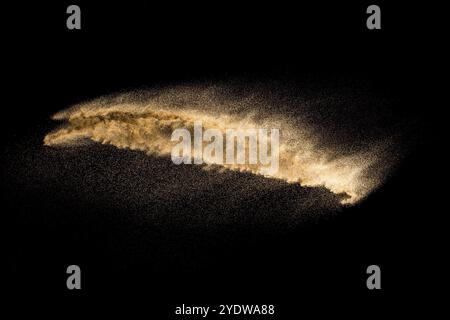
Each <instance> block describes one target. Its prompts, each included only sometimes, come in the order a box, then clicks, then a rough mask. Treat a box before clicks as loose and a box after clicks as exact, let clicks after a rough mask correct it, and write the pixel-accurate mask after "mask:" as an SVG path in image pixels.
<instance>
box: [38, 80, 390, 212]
mask: <svg viewBox="0 0 450 320" xmlns="http://www.w3.org/2000/svg"><path fill="white" fill-rule="evenodd" d="M277 103H278V104H281V103H284V104H286V102H285V101H284V102H283V101H282V102H276V101H274V99H270V98H267V96H266V95H258V94H254V93H253V94H249V93H248V92H245V93H244V94H243V93H242V92H234V91H233V90H231V89H229V88H223V87H215V86H208V87H201V86H197V87H194V86H190V87H183V86H179V87H174V88H169V89H167V88H166V89H159V90H153V91H146V92H132V93H126V94H119V95H115V96H108V97H102V98H98V99H95V100H93V101H90V102H87V103H83V104H80V105H76V106H73V107H71V108H69V109H67V110H63V111H61V112H58V113H56V114H55V115H53V117H52V119H53V120H58V121H63V124H62V125H61V126H60V127H59V128H57V129H56V130H54V131H53V132H50V133H48V134H47V135H46V136H45V138H44V144H45V145H46V146H51V147H56V146H79V147H82V145H83V144H85V143H84V142H86V141H89V140H90V141H94V142H97V143H101V144H110V145H113V146H115V147H117V148H121V149H130V150H138V151H142V152H145V153H147V154H149V155H153V156H158V157H170V154H171V150H172V147H173V146H174V145H175V144H176V142H172V141H171V139H170V138H171V134H172V132H173V131H174V130H175V129H177V128H187V129H189V130H190V131H192V130H193V126H194V122H195V121H201V122H202V123H203V127H204V129H205V130H206V129H208V128H214V129H219V130H221V131H222V132H225V130H226V129H246V128H279V130H280V149H279V170H278V172H276V173H274V174H272V175H269V176H266V177H267V178H275V179H282V180H284V181H287V182H290V183H298V184H300V185H301V186H309V187H318V186H321V187H325V188H327V189H328V190H330V191H331V192H333V193H335V194H338V195H341V196H342V200H341V203H342V204H350V205H351V204H355V203H357V202H359V201H360V200H362V199H364V198H365V197H366V196H367V195H368V194H369V193H370V192H371V191H373V190H374V189H376V188H377V187H378V186H379V185H380V184H381V183H382V182H383V179H384V177H385V175H386V173H387V172H388V169H389V167H390V164H389V163H390V162H389V160H390V157H389V147H390V143H387V142H386V141H375V142H374V141H368V142H367V143H365V144H363V145H364V147H361V146H357V145H358V143H360V142H358V143H355V144H354V145H352V144H351V143H350V144H349V143H342V141H337V142H336V141H334V142H333V141H332V142H329V141H328V142H327V140H326V139H325V138H324V135H322V134H321V132H323V131H324V130H327V127H326V124H317V123H314V122H313V121H309V122H308V121H307V119H308V117H307V115H305V114H302V113H305V112H306V111H305V110H306V109H305V108H302V106H301V105H299V106H295V107H296V109H293V110H295V112H285V111H283V109H282V107H279V108H277V107H276V105H277ZM288 104H289V103H288ZM291 104H293V103H291ZM294 104H295V103H294ZM360 144H361V143H360ZM87 147H88V146H87ZM202 168H203V169H207V170H208V169H217V165H202ZM219 170H236V171H246V172H251V173H253V174H260V168H259V167H258V166H257V165H245V164H241V165H239V164H233V165H229V164H226V165H223V166H222V168H221V169H220V168H219Z"/></svg>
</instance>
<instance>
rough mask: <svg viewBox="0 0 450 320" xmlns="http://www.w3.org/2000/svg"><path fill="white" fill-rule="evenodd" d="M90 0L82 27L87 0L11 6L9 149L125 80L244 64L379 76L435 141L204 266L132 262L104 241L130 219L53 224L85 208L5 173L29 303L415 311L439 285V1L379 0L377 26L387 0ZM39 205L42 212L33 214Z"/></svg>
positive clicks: (227, 72)
mask: <svg viewBox="0 0 450 320" xmlns="http://www.w3.org/2000/svg"><path fill="white" fill-rule="evenodd" d="M76 3H77V4H79V5H80V7H81V10H82V30H80V31H76V30H72V31H70V30H67V29H66V25H65V23H66V17H67V15H66V13H65V10H66V8H67V6H68V5H69V4H72V3H68V2H64V1H62V2H60V3H57V4H56V3H55V4H42V3H39V4H32V5H31V4H25V3H21V4H17V5H14V7H13V8H8V10H5V12H4V15H5V16H6V17H5V20H4V22H6V25H7V26H6V30H7V32H6V35H5V36H6V41H7V42H6V44H7V45H6V46H5V48H4V49H3V50H4V51H5V53H6V58H5V64H6V66H5V70H7V72H6V73H5V75H6V76H7V79H6V80H7V81H6V82H7V83H8V86H7V88H8V92H7V95H8V97H11V99H10V100H9V99H8V104H7V105H5V106H3V117H4V121H6V122H5V125H4V126H3V128H2V129H3V130H4V134H3V137H4V143H5V144H6V147H7V148H8V146H10V145H14V143H16V142H17V143H19V142H21V143H24V141H26V140H25V137H29V136H30V135H35V136H38V139H41V138H42V136H43V135H44V134H45V132H46V130H47V129H48V127H49V120H48V119H49V116H50V115H51V114H53V113H54V112H56V111H58V110H60V109H62V108H63V107H65V106H68V105H71V104H73V103H77V102H82V101H84V100H86V99H89V98H94V97H97V96H99V95H102V94H108V93H112V92H116V91H118V90H127V89H134V88H142V87H143V86H144V87H145V86H147V87H152V86H153V85H161V84H164V85H165V84H168V85H170V84H177V83H180V82H189V81H191V80H194V81H198V80H214V79H227V78H233V77H236V76H237V77H247V78H248V79H260V78H270V77H284V78H287V79H290V80H294V81H295V80H298V79H300V80H302V81H305V79H306V80H307V79H308V78H314V79H316V78H318V79H320V78H324V79H326V80H327V81H330V82H332V83H333V82H334V83H336V86H338V85H339V83H340V81H341V79H348V78H353V79H363V80H364V81H366V82H368V83H370V85H371V86H372V88H374V90H375V91H376V92H377V93H378V94H379V95H380V96H382V97H387V98H389V99H392V101H394V102H395V103H394V104H393V108H394V110H393V113H394V115H395V116H396V117H399V118H402V117H408V118H414V119H419V121H420V125H418V126H417V127H416V129H417V130H418V131H420V132H419V134H417V135H418V136H421V138H420V139H419V141H418V142H417V143H416V146H415V147H414V148H413V150H412V151H411V152H410V154H409V155H408V157H407V158H406V160H405V161H404V162H403V164H402V166H401V167H400V168H399V169H398V171H397V172H396V173H395V175H394V176H393V177H392V178H391V179H390V180H389V181H388V182H387V184H386V185H385V186H383V188H381V189H380V190H378V191H377V192H375V193H374V194H372V195H371V196H370V197H369V198H368V199H367V200H366V201H364V202H362V203H361V204H359V205H357V206H355V207H352V208H347V209H345V210H344V211H342V212H340V213H339V214H337V215H335V216H332V217H326V218H324V219H321V220H320V221H318V222H317V223H311V224H306V225H305V226H303V227H299V228H298V229H297V230H295V231H294V232H289V233H287V234H281V235H280V234H276V235H271V234H264V233H261V234H259V235H252V237H246V235H245V234H243V235H240V236H236V239H234V240H230V241H231V242H230V243H229V244H222V245H221V246H214V245H211V246H209V247H208V246H202V249H199V250H202V251H201V254H203V255H204V258H203V260H202V261H203V263H199V264H195V266H194V267H192V268H187V269H183V268H177V265H176V264H174V263H171V262H170V261H172V260H170V258H168V261H167V262H164V261H163V262H161V261H159V262H158V264H157V265H158V267H155V264H154V262H152V261H151V260H152V257H148V259H145V260H144V261H138V262H135V263H132V264H130V266H128V267H122V266H117V265H115V264H117V260H118V259H116V258H114V257H110V256H108V252H110V251H108V250H106V253H105V250H104V248H102V247H101V246H100V245H98V243H104V241H100V240H99V239H105V238H108V239H109V238H111V239H116V240H117V239H120V237H121V234H122V232H123V231H121V228H122V227H121V226H120V225H119V226H118V225H117V223H111V222H109V223H108V222H104V221H101V220H100V219H93V220H86V221H83V219H81V221H80V220H76V223H72V224H71V223H51V222H50V223H49V222H48V221H46V220H47V219H48V217H52V216H53V215H56V214H64V215H68V216H71V215H77V212H79V211H83V210H84V209H83V208H82V207H77V205H76V204H74V203H70V202H69V203H67V207H64V206H63V205H60V206H59V207H58V206H52V207H51V208H53V209H49V208H50V207H49V206H46V205H45V204H42V203H40V200H39V199H40V198H41V195H39V192H36V193H35V194H18V193H17V192H16V191H17V190H14V191H11V190H10V189H9V185H8V181H5V180H4V179H2V180H3V185H2V187H3V192H2V195H3V197H4V199H3V200H4V201H3V203H4V204H5V210H4V213H3V214H4V215H5V216H6V217H7V218H8V221H9V218H11V221H12V223H13V226H14V228H12V230H9V232H8V233H7V235H8V236H9V240H8V241H7V247H8V248H7V256H8V259H7V266H8V274H7V282H8V284H10V285H11V289H12V290H13V291H12V292H13V293H12V294H11V295H10V296H11V297H13V298H14V300H15V301H16V302H18V306H22V307H20V308H19V309H17V310H16V311H20V310H24V309H27V306H29V308H30V309H29V311H32V312H35V311H37V310H38V309H35V308H36V307H39V310H41V309H42V310H44V311H46V312H49V313H53V312H55V311H56V314H58V315H59V316H60V317H64V316H65V315H67V314H68V313H70V314H71V313H72V312H75V311H77V310H78V311H80V310H81V311H82V313H83V314H85V312H87V311H88V310H89V312H91V311H92V310H93V309H95V310H97V311H99V312H100V314H102V313H108V314H109V313H111V314H114V313H116V312H118V311H119V310H121V311H125V312H126V313H134V312H141V311H142V312H144V313H143V315H141V316H144V317H146V318H168V317H169V316H171V315H172V314H173V312H174V308H175V306H176V305H180V304H182V303H185V304H194V305H206V304H208V305H212V304H215V305H218V304H225V303H228V304H233V303H237V304H250V303H254V304H264V303H265V304H275V305H276V310H277V316H279V317H280V318H283V319H291V318H297V317H298V318H300V317H301V316H303V315H305V314H306V313H312V315H314V316H315V317H320V316H322V315H332V316H334V315H347V316H351V315H353V316H357V317H358V318H366V317H370V316H375V315H383V316H384V315H387V314H391V313H394V314H398V315H402V314H404V313H405V312H409V311H414V310H416V309H418V308H420V306H421V305H422V304H423V300H422V298H420V297H422V296H423V294H424V291H423V288H424V285H427V284H434V281H435V280H434V279H435V278H439V277H440V274H442V273H443V270H441V269H440V268H439V267H438V266H437V264H436V263H437V262H436V258H435V252H436V251H437V248H436V246H435V242H434V241H435V239H434V236H433V235H432V234H431V233H430V232H429V231H430V230H429V228H431V226H432V224H433V221H435V219H436V216H437V215H438V212H437V211H436V210H435V209H434V204H433V202H432V201H430V199H433V198H435V197H436V195H434V192H435V190H433V188H432V187H430V186H432V185H433V181H432V178H431V177H430V176H432V175H431V174H430V171H432V170H433V168H432V166H433V165H432V163H435V164H436V162H434V160H430V159H433V158H434V156H433V154H434V155H435V154H436V152H435V150H436V149H435V146H436V145H437V142H436V141H434V140H433V139H432V134H431V130H432V127H431V126H430V123H429V121H430V120H432V119H433V118H435V117H438V116H437V109H436V107H435V105H434V103H433V102H432V100H433V98H432V97H431V96H430V95H429V93H428V92H429V91H428V89H429V88H430V87H433V89H435V90H437V88H438V87H435V86H434V84H433V81H435V78H433V77H431V73H432V72H433V71H435V69H436V67H437V63H436V62H435V58H437V57H436V53H435V52H436V51H435V50H434V47H433V45H432V43H434V41H435V40H440V39H439V35H438V33H436V32H434V31H433V30H435V29H434V25H433V23H435V21H436V20H437V18H436V19H434V16H435V15H436V13H435V12H436V11H439V9H436V8H432V7H427V8H424V7H417V6H413V5H405V4H400V3H398V4H393V3H385V2H377V4H378V5H380V7H381V10H382V30H373V31H370V30H367V28H366V25H365V23H366V17H367V15H366V13H365V10H366V8H367V6H368V5H370V4H371V3H368V2H364V1H363V2H361V3H347V2H346V3H345V4H336V3H325V2H323V1H319V2H316V1H315V2H314V5H311V4H306V3H303V2H302V3H300V4H299V3H297V4H295V5H294V4H288V3H283V2H276V3H267V4H262V3H259V2H254V3H246V4H243V3H241V2H230V1H227V2H198V3H195V4H193V3H183V4H179V3H175V2H173V3H165V4H164V5H161V4H156V3H150V2H149V3H137V2H131V1H127V2H123V3H117V4H116V3H114V4H112V3H108V2H105V3H96V4H93V3H92V2H88V1H77V2H76ZM18 119H20V121H18ZM417 135H416V134H415V137H414V139H416V140H417ZM25 143H26V142H25ZM6 150H8V149H6ZM6 158H7V156H5V159H6ZM49 210H55V212H49ZM99 210H101V209H99ZM61 211H64V212H61ZM30 212H32V215H33V216H34V218H33V219H22V218H23V217H28V216H30V215H31V214H30ZM37 217H42V219H41V218H37ZM45 217H47V218H45ZM68 220H70V219H68ZM123 228H124V229H126V227H125V226H123ZM7 229H11V228H9V227H8V228H7ZM118 241H120V240H118ZM436 241H437V240H436ZM224 243H226V242H224ZM111 246H113V244H111ZM205 247H206V249H205ZM181 248H182V246H181V245H180V250H182V249H181ZM185 258H186V259H189V258H190V257H189V256H188V255H186V257H185ZM70 264H78V265H80V267H81V269H82V286H83V289H82V290H81V291H69V290H67V289H66V286H65V281H66V276H67V275H66V273H65V271H66V270H65V269H66V267H67V266H68V265H70ZM371 264H377V265H379V266H380V267H381V270H382V290H380V291H376V290H374V291H369V290H367V288H366V284H365V282H366V277H367V275H366V273H365V271H366V268H367V266H368V265H371ZM425 292H426V291H425ZM60 307H62V308H65V309H63V310H64V311H59V310H60ZM91 308H93V309H91ZM255 318H256V317H255Z"/></svg>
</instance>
